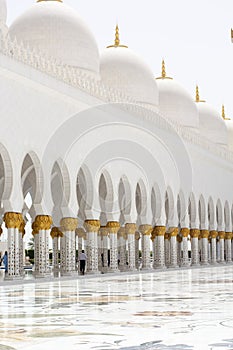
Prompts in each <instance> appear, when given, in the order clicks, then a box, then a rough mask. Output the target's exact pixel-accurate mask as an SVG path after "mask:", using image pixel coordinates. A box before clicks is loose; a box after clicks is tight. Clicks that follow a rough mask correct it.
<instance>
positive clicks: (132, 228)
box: [125, 223, 137, 235]
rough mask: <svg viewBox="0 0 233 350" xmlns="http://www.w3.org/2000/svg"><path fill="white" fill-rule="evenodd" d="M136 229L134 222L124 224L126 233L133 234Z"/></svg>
mask: <svg viewBox="0 0 233 350" xmlns="http://www.w3.org/2000/svg"><path fill="white" fill-rule="evenodd" d="M136 230H137V225H136V224H134V223H128V224H125V231H126V233H127V234H128V235H134V234H135V231H136Z"/></svg>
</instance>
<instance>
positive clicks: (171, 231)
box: [168, 227, 179, 237]
mask: <svg viewBox="0 0 233 350" xmlns="http://www.w3.org/2000/svg"><path fill="white" fill-rule="evenodd" d="M168 232H169V234H170V237H176V236H177V235H178V232H179V229H178V227H169V230H168Z"/></svg>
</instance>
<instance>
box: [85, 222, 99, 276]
mask: <svg viewBox="0 0 233 350" xmlns="http://www.w3.org/2000/svg"><path fill="white" fill-rule="evenodd" d="M84 227H85V229H86V232H87V248H86V250H87V252H86V254H87V273H89V274H98V273H100V271H99V268H98V232H99V229H100V221H99V220H86V221H85V223H84Z"/></svg>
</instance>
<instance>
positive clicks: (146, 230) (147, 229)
mask: <svg viewBox="0 0 233 350" xmlns="http://www.w3.org/2000/svg"><path fill="white" fill-rule="evenodd" d="M138 230H139V231H140V232H141V233H142V234H143V236H150V235H151V233H152V231H153V228H152V226H151V225H140V226H139V229H138Z"/></svg>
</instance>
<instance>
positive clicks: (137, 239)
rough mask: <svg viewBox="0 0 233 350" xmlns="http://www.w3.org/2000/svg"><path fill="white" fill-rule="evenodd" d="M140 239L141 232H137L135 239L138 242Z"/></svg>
mask: <svg viewBox="0 0 233 350" xmlns="http://www.w3.org/2000/svg"><path fill="white" fill-rule="evenodd" d="M140 238H141V236H140V232H139V231H136V232H135V239H136V241H139V239H140Z"/></svg>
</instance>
